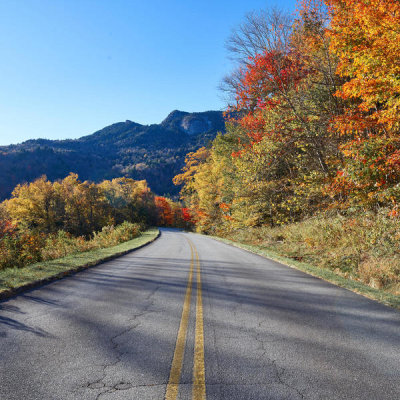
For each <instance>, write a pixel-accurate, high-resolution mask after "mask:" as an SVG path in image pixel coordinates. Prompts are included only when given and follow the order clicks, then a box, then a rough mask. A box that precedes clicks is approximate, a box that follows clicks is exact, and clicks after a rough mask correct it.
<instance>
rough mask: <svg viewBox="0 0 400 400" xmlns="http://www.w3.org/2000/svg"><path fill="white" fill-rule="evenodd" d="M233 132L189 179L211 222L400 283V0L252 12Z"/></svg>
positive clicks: (366, 276) (350, 271)
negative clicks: (292, 11)
mask: <svg viewBox="0 0 400 400" xmlns="http://www.w3.org/2000/svg"><path fill="white" fill-rule="evenodd" d="M228 45H229V46H228V48H229V49H230V50H231V51H232V52H233V54H234V56H235V57H236V58H237V59H238V60H239V68H238V70H237V71H234V73H233V74H232V75H231V76H228V77H227V79H226V80H225V84H226V88H227V90H230V91H231V92H232V93H233V101H232V103H231V104H230V107H229V110H232V111H234V112H235V113H236V114H235V115H236V116H235V117H233V118H232V117H230V118H229V122H228V126H227V133H226V135H221V136H218V137H217V138H216V139H215V140H214V142H213V144H212V146H211V148H201V149H199V150H198V151H197V152H195V153H192V154H190V155H188V157H187V160H186V166H185V168H184V170H183V172H182V173H181V174H180V175H178V176H176V177H175V183H176V184H178V185H181V184H183V185H184V186H183V190H182V192H181V195H182V198H183V199H184V201H185V202H186V204H187V205H188V206H189V207H190V209H191V212H192V215H193V218H194V219H195V221H196V225H197V229H198V231H201V232H206V233H211V234H217V235H222V236H227V237H232V238H237V239H239V240H245V241H247V242H250V243H255V244H257V245H262V246H267V247H268V246H272V248H274V249H279V251H281V252H282V253H283V254H285V255H289V256H291V257H294V258H296V259H302V260H306V261H309V262H311V263H312V264H319V265H321V266H323V267H326V268H330V269H332V270H334V271H335V272H337V273H338V274H342V275H345V276H349V277H351V278H353V279H358V280H362V281H363V282H365V283H367V284H369V285H371V286H374V287H380V288H381V287H384V288H386V289H388V290H391V291H393V292H396V293H400V252H399V246H398V243H397V239H398V238H399V237H400V231H399V228H398V216H399V214H400V2H399V1H394V0H384V1H377V0H376V1H375V0H357V1H356V0H325V1H323V0H306V1H301V2H299V11H298V13H297V15H296V16H294V17H293V16H291V15H286V14H285V13H281V12H278V11H276V10H274V11H269V12H266V13H260V14H258V15H257V14H251V15H249V16H248V18H247V20H246V21H245V22H244V23H243V25H241V26H240V28H239V29H238V30H237V31H235V32H234V34H233V35H232V37H231V38H230V40H229V42H228Z"/></svg>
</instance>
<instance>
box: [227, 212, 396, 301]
mask: <svg viewBox="0 0 400 400" xmlns="http://www.w3.org/2000/svg"><path fill="white" fill-rule="evenodd" d="M225 237H227V238H229V239H232V240H235V241H238V242H242V243H247V244H252V245H256V246H260V247H261V248H265V249H269V250H272V251H274V252H275V253H278V254H279V255H282V256H285V257H289V258H291V259H293V260H297V261H301V262H305V263H308V264H312V265H315V266H318V267H320V268H323V269H327V270H330V271H332V272H334V273H335V274H337V275H340V276H342V277H345V278H349V279H352V280H355V281H359V282H362V283H364V284H366V285H369V286H370V287H372V288H376V289H382V290H385V291H387V292H389V293H392V294H394V295H400V241H399V239H400V222H399V221H398V220H397V219H393V218H390V217H388V216H387V212H386V211H385V210H383V211H382V212H381V213H378V214H374V213H364V214H362V215H350V216H342V215H334V216H332V215H331V216H327V215H319V216H315V217H313V218H310V219H308V220H305V221H302V222H299V223H296V224H290V225H284V226H280V227H275V228H270V227H261V228H253V229H248V230H240V231H235V232H232V233H230V234H229V235H225Z"/></svg>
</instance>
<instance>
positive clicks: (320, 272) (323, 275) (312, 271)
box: [205, 235, 400, 310]
mask: <svg viewBox="0 0 400 400" xmlns="http://www.w3.org/2000/svg"><path fill="white" fill-rule="evenodd" d="M205 236H207V237H209V238H211V239H214V240H217V241H220V242H223V243H225V244H228V245H231V246H234V247H238V248H240V249H242V250H246V251H249V252H251V253H254V254H258V255H260V256H262V257H265V258H268V259H270V260H273V261H276V262H278V263H280V264H283V265H286V266H287V267H290V268H294V269H297V270H300V271H302V272H305V273H307V274H309V275H312V276H315V277H317V278H320V279H323V280H325V281H327V282H330V283H333V284H334V285H336V286H340V287H342V288H345V289H348V290H350V291H352V292H355V293H358V294H360V295H362V296H365V297H367V298H369V299H372V300H375V301H378V302H379V303H382V304H384V305H386V306H389V307H393V308H396V309H398V310H400V298H399V296H396V295H394V294H391V293H387V292H385V291H383V290H380V289H375V288H372V287H370V286H368V285H365V284H363V283H362V282H358V281H355V280H352V279H348V278H345V277H343V276H340V275H337V274H335V273H334V272H333V271H330V270H328V269H324V268H320V267H317V266H314V265H311V264H308V263H305V262H301V261H297V260H293V259H292V258H289V257H284V256H281V255H279V254H278V253H274V252H273V251H271V250H266V249H264V248H262V247H259V246H254V245H249V244H244V243H240V242H235V241H233V240H230V239H225V238H221V237H218V236H208V235H205Z"/></svg>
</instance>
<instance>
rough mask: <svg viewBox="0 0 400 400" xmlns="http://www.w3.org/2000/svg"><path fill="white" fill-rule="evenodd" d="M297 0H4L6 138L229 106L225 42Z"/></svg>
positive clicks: (2, 118) (1, 92) (0, 94)
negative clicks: (250, 19) (224, 93)
mask: <svg viewBox="0 0 400 400" xmlns="http://www.w3.org/2000/svg"><path fill="white" fill-rule="evenodd" d="M272 6H279V7H283V8H284V9H286V10H288V11H294V9H295V0H281V1H279V0H247V1H246V0H213V1H212V0H197V1H194V0H179V1H178V0H147V1H146V0H0V17H1V19H0V21H1V23H0V54H1V63H0V145H6V144H10V143H19V142H21V141H24V140H27V139H30V138H39V137H41V138H48V139H64V138H77V137H80V136H83V135H86V134H90V133H92V132H94V131H96V130H98V129H101V128H103V127H104V126H106V125H109V124H111V123H114V122H118V121H124V120H126V119H130V120H133V121H136V122H139V123H143V124H150V123H159V122H161V120H162V119H164V118H165V117H166V116H167V114H168V113H169V112H170V111H172V110H174V109H179V110H183V111H205V110H212V109H214V110H217V109H223V107H224V102H223V99H222V98H221V93H220V92H219V91H218V85H219V83H220V81H221V79H222V77H223V76H224V75H225V74H226V73H228V72H229V71H230V69H231V65H230V62H229V60H228V58H227V52H226V50H225V48H224V42H225V40H226V38H227V37H228V36H229V34H230V32H231V29H232V28H234V27H235V26H237V25H238V24H239V23H240V22H242V21H243V17H244V15H245V14H246V13H247V12H249V11H252V10H258V9H261V8H267V7H272Z"/></svg>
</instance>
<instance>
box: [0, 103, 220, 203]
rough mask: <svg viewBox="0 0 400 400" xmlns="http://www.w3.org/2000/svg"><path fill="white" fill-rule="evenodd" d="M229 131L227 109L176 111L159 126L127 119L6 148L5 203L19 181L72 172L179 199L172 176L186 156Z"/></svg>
mask: <svg viewBox="0 0 400 400" xmlns="http://www.w3.org/2000/svg"><path fill="white" fill-rule="evenodd" d="M224 131H225V124H224V118H223V113H222V112H221V111H204V112H194V113H189V112H185V111H179V110H174V111H172V112H171V113H170V114H168V116H167V117H166V118H165V119H164V120H163V121H162V122H161V123H159V124H150V125H142V124H139V123H137V122H133V121H130V120H126V121H125V122H116V123H114V124H111V125H108V126H106V127H104V128H103V129H100V130H98V131H96V132H94V133H92V134H90V135H86V136H82V137H80V138H78V139H63V140H50V139H41V138H40V139H29V140H27V141H25V142H22V143H19V144H13V145H9V146H0V199H1V200H2V199H5V198H7V197H9V196H10V193H11V191H12V189H13V188H14V187H15V186H16V185H17V184H19V183H24V182H31V181H33V180H34V179H36V178H38V177H39V176H41V175H46V176H47V177H48V178H49V179H51V180H56V179H62V178H64V177H65V176H66V175H67V174H68V173H70V172H75V173H77V174H78V175H79V177H80V178H81V179H82V180H90V181H93V182H99V181H100V180H103V179H112V178H115V177H120V176H126V177H129V178H133V179H146V180H147V181H148V183H149V186H150V187H151V189H152V190H153V191H154V192H155V193H157V194H161V195H171V196H176V195H177V193H178V188H176V187H174V186H173V184H172V178H173V176H174V175H176V174H177V173H179V171H180V169H181V168H182V166H183V163H184V158H185V155H186V154H187V153H188V152H191V151H195V150H197V149H198V148H199V147H201V146H204V145H207V144H208V142H210V141H211V140H212V139H214V137H215V136H216V134H217V132H224Z"/></svg>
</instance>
